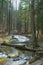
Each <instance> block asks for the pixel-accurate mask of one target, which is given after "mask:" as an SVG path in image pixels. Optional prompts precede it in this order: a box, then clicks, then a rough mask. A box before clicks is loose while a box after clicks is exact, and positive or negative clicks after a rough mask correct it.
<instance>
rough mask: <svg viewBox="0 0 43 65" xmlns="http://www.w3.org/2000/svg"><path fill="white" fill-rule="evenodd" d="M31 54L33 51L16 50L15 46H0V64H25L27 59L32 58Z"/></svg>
mask: <svg viewBox="0 0 43 65" xmlns="http://www.w3.org/2000/svg"><path fill="white" fill-rule="evenodd" d="M25 44H26V43H25ZM27 44H28V43H27ZM33 54H34V53H33V52H29V51H26V50H18V49H16V48H15V47H9V46H0V65H27V64H29V63H27V60H30V59H32V58H33ZM28 62H29V61H28ZM26 63H27V64H26Z"/></svg>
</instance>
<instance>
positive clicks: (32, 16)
mask: <svg viewBox="0 0 43 65" xmlns="http://www.w3.org/2000/svg"><path fill="white" fill-rule="evenodd" d="M34 1H35V0H31V8H30V9H31V10H30V15H31V17H30V18H31V27H32V39H33V48H36V47H37V46H38V44H37V38H36V28H35V11H34Z"/></svg>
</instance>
